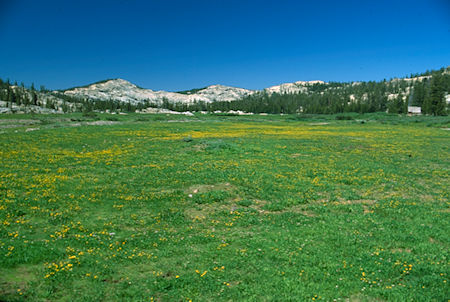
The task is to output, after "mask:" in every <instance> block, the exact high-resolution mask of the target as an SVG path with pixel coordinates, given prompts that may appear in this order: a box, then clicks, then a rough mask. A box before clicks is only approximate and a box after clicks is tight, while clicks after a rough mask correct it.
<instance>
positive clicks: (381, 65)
mask: <svg viewBox="0 0 450 302" xmlns="http://www.w3.org/2000/svg"><path fill="white" fill-rule="evenodd" d="M0 41H1V42H0V57H1V60H0V77H1V78H3V79H6V78H10V79H11V80H12V81H14V80H17V81H18V82H21V81H23V82H24V83H25V84H26V85H30V84H31V82H34V83H35V85H36V86H37V87H39V85H45V86H46V87H47V88H51V89H63V88H68V87H72V86H77V85H84V84H88V83H91V82H94V81H99V80H103V79H106V78H117V77H120V78H124V79H127V80H129V81H131V82H133V83H135V84H137V85H139V86H142V87H145V88H150V89H155V90H160V89H164V90H170V91H177V90H183V89H190V88H198V87H203V86H207V85H211V84H216V83H220V84H224V85H231V86H238V87H244V88H249V89H260V88H264V87H268V86H271V85H277V84H280V83H283V82H294V81H298V80H325V81H359V80H382V79H383V78H386V79H389V78H391V77H395V76H404V75H407V74H410V73H415V72H423V71H425V70H427V69H438V68H440V67H443V66H448V65H450V1H448V0H424V1H416V0H409V1H396V0H389V1H384V0H377V1H375V0H374V1H362V0H359V1H337V0H336V1H311V0H309V1H284V0H276V1H264V0H259V1H245V0H237V1H235V0H224V1H220V0H205V1H196V0H192V1H187V0H186V1H172V0H148V1H137V0H109V1H95V0H90V1H85V0H78V1H69V0H68V1H66V0H58V1H56V0H55V1H46V0H40V1H36V0H28V1H25V0H0Z"/></svg>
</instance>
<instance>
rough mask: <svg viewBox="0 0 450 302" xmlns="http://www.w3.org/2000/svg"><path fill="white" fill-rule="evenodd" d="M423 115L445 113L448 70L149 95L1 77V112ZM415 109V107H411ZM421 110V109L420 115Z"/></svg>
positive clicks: (117, 85) (449, 101) (102, 85)
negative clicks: (412, 111) (47, 87)
mask: <svg viewBox="0 0 450 302" xmlns="http://www.w3.org/2000/svg"><path fill="white" fill-rule="evenodd" d="M409 106H416V107H423V108H422V109H423V110H422V111H421V112H422V113H426V114H438V113H439V114H446V112H447V111H449V110H450V107H449V106H450V67H446V68H441V69H440V70H435V71H427V72H424V73H421V74H415V75H411V76H409V77H404V78H395V79H391V80H389V81H380V82H374V81H370V82H347V83H339V82H330V83H327V82H323V81H298V82H294V83H284V84H280V85H276V86H272V87H268V88H265V89H262V90H249V89H244V88H237V87H230V86H224V85H211V86H208V87H204V88H198V89H191V90H186V91H179V92H168V91H154V90H151V89H145V88H141V87H138V86H137V85H135V84H133V83H130V82H128V81H126V80H124V79H109V80H104V81H100V82H96V83H93V84H90V85H86V86H80V87H74V88H70V89H65V90H55V91H48V90H45V89H41V90H39V91H38V90H36V89H34V87H33V86H32V87H29V88H28V87H24V85H17V83H14V84H11V83H10V82H9V81H3V80H1V79H0V113H14V112H17V113H21V112H37V113H52V112H53V113H56V112H59V113H62V112H75V111H92V110H94V111H100V112H124V111H125V112H134V111H140V112H161V111H158V110H159V109H164V110H172V111H177V112H186V111H202V112H205V111H209V112H212V111H221V112H228V111H241V112H253V113H300V112H303V113H342V112H360V113H363V112H380V111H384V112H386V111H387V112H391V113H407V112H408V110H409V109H408V107H409ZM415 110H419V109H415ZM419 112H420V111H419Z"/></svg>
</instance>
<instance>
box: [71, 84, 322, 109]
mask: <svg viewBox="0 0 450 302" xmlns="http://www.w3.org/2000/svg"><path fill="white" fill-rule="evenodd" d="M317 83H322V84H324V82H322V81H310V82H302V81H299V82H295V83H286V84H281V85H277V86H273V87H269V88H266V89H263V90H262V91H265V92H267V93H269V94H271V93H298V92H305V91H307V90H308V86H311V85H314V84H317ZM256 92H259V91H258V90H248V89H244V88H237V87H230V86H224V85H211V86H208V87H205V88H201V89H192V90H188V91H181V92H168V91H154V90H151V89H145V88H140V87H138V86H136V85H134V84H132V83H130V82H128V81H126V80H123V79H112V80H106V81H101V82H97V83H94V84H91V85H87V86H83V87H75V88H71V89H67V90H63V91H62V93H64V94H65V95H67V96H71V97H77V98H88V99H93V100H103V101H107V100H114V101H120V102H126V103H131V104H133V105H137V104H139V103H140V102H142V101H150V102H152V103H161V102H163V100H167V101H168V102H170V103H184V104H192V103H194V102H195V101H197V102H205V103H211V102H215V101H216V102H230V101H235V100H238V99H241V98H243V97H246V96H249V95H252V94H254V93H256Z"/></svg>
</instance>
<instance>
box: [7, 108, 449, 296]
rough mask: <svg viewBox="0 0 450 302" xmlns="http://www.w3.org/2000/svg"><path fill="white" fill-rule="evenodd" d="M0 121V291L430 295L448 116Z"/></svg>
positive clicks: (441, 262)
mask: <svg viewBox="0 0 450 302" xmlns="http://www.w3.org/2000/svg"><path fill="white" fill-rule="evenodd" d="M351 118H352V120H337V119H336V117H335V116H322V117H319V116H309V117H307V118H302V117H297V116H248V117H234V116H195V117H184V116H170V117H168V116H158V115H155V116H143V115H126V116H109V115H101V116H100V119H101V121H93V120H90V119H89V118H86V117H83V116H81V115H69V116H13V115H9V116H5V117H1V118H0V147H1V148H0V198H1V199H0V300H1V301H23V300H27V301H216V300H218V301H222V300H224V301H237V300H246V301H247V300H248V301H307V300H309V301H313V300H316V301H317V300H323V301H446V300H447V299H449V298H450V291H449V285H448V282H449V276H448V274H449V243H450V238H449V234H450V226H449V221H450V217H449V216H450V212H449V194H450V193H449V187H450V178H449V170H450V131H447V130H445V128H448V127H450V126H449V124H450V119H449V118H448V117H443V118H431V117H397V116H388V115H366V116H358V115H352V116H351Z"/></svg>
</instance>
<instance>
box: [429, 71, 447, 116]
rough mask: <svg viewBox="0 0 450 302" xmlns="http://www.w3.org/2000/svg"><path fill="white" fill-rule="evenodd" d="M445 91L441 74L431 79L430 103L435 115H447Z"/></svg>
mask: <svg viewBox="0 0 450 302" xmlns="http://www.w3.org/2000/svg"><path fill="white" fill-rule="evenodd" d="M444 97H445V91H444V87H443V78H442V76H441V74H435V75H434V76H433V78H432V79H431V85H430V102H431V113H432V114H433V115H445V99H444Z"/></svg>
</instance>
